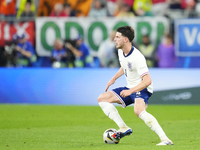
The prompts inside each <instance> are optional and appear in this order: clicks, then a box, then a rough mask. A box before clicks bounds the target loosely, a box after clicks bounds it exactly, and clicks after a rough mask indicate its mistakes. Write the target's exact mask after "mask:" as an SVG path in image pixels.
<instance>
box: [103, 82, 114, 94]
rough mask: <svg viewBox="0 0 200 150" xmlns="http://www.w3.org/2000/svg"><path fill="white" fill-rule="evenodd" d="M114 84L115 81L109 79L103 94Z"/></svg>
mask: <svg viewBox="0 0 200 150" xmlns="http://www.w3.org/2000/svg"><path fill="white" fill-rule="evenodd" d="M114 83H115V80H114V79H111V80H110V81H109V82H108V83H107V86H106V89H105V92H107V90H108V88H109V87H110V86H111V85H112V84H114Z"/></svg>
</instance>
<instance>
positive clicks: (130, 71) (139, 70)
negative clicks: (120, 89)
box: [118, 47, 153, 93]
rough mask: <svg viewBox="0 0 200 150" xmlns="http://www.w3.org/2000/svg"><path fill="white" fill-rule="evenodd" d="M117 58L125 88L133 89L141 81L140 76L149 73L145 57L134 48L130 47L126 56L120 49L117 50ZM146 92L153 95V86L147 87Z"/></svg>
mask: <svg viewBox="0 0 200 150" xmlns="http://www.w3.org/2000/svg"><path fill="white" fill-rule="evenodd" d="M118 56H119V62H120V65H121V67H122V68H123V70H124V74H125V77H126V81H127V88H133V87H135V86H136V85H138V84H139V83H140V82H141V81H142V76H144V75H145V74H147V73H149V69H148V67H147V64H146V59H145V57H144V56H143V55H142V54H141V52H140V51H139V50H138V49H136V48H135V47H132V49H131V51H130V52H129V54H128V55H127V56H125V55H124V52H123V51H122V50H121V49H118ZM147 90H148V91H149V92H151V93H153V84H151V85H149V86H148V87H147Z"/></svg>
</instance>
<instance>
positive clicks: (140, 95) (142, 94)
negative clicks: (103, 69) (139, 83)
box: [111, 87, 152, 108]
mask: <svg viewBox="0 0 200 150" xmlns="http://www.w3.org/2000/svg"><path fill="white" fill-rule="evenodd" d="M128 89H129V88H127V87H119V88H116V89H113V90H112V91H111V92H113V94H114V95H115V96H116V97H117V98H118V99H119V100H120V101H121V103H122V107H123V108H125V107H126V106H128V105H131V104H133V103H134V102H135V99H136V98H142V99H144V102H145V103H146V104H148V100H149V98H150V97H151V95H152V93H150V92H149V91H147V88H145V89H144V90H142V91H140V92H136V93H132V94H131V95H130V96H127V97H125V98H124V97H121V96H120V92H121V91H123V90H128Z"/></svg>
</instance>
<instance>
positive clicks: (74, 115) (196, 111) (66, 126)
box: [0, 104, 200, 150]
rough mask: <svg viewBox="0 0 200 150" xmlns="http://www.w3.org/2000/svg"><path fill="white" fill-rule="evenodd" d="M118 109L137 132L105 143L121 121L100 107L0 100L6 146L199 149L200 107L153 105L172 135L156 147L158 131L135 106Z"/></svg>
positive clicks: (1, 143) (12, 149) (0, 134)
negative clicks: (138, 114) (167, 143)
mask: <svg viewBox="0 0 200 150" xmlns="http://www.w3.org/2000/svg"><path fill="white" fill-rule="evenodd" d="M117 109H118V111H119V113H120V114H121V116H122V118H123V119H124V121H125V122H126V124H127V125H128V126H130V127H131V128H132V129H133V134H132V135H130V136H127V137H124V138H123V139H121V141H120V143H119V144H116V145H114V144H113V145H112V144H111V145H109V144H105V143H104V142H103V139H102V135H103V132H104V131H105V130H106V129H108V128H115V129H118V127H117V125H116V124H115V123H114V122H113V121H112V120H110V119H109V118H108V117H107V116H105V114H104V113H103V112H102V110H101V109H100V107H98V106H57V105H6V104H5V105H4V104H1V105H0V149H1V150H6V149H9V150H63V149H65V150H110V149H115V150H168V149H170V150H198V149H200V106H199V105H198V106H194V105H149V107H148V109H147V111H148V112H150V113H152V114H153V115H154V116H155V117H156V118H157V120H158V122H159V123H160V125H161V126H162V128H163V129H164V131H165V132H166V134H167V135H168V137H169V138H170V139H171V140H173V142H174V145H173V146H156V144H157V143H159V142H160V141H159V138H158V136H157V135H156V134H155V133H154V132H153V131H151V130H150V129H149V128H148V127H147V126H146V125H145V123H144V122H143V121H142V120H140V119H139V118H137V117H136V115H135V114H134V112H133V106H129V107H127V108H125V109H123V108H122V107H118V106H117Z"/></svg>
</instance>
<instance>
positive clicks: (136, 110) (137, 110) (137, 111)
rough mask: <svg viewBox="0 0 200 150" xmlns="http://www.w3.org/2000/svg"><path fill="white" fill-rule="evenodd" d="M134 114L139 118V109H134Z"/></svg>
mask: <svg viewBox="0 0 200 150" xmlns="http://www.w3.org/2000/svg"><path fill="white" fill-rule="evenodd" d="M134 113H135V114H136V115H137V116H138V117H139V115H140V113H141V111H140V109H137V108H134Z"/></svg>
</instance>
